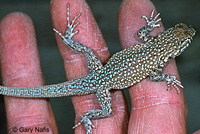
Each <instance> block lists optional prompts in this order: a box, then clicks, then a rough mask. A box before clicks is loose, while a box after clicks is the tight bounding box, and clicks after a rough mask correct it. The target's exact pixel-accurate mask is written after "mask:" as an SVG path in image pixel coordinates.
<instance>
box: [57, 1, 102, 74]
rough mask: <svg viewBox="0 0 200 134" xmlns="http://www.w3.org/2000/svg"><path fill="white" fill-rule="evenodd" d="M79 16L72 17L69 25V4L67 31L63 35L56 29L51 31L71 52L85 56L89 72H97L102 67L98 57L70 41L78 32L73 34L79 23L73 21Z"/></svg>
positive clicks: (89, 50) (82, 46) (75, 42)
mask: <svg viewBox="0 0 200 134" xmlns="http://www.w3.org/2000/svg"><path fill="white" fill-rule="evenodd" d="M80 15H81V14H79V15H77V16H76V17H74V19H73V20H72V23H71V24H70V19H69V3H68V4H67V23H68V24H67V30H66V32H65V35H62V34H61V33H60V32H59V31H57V30H56V29H53V30H54V31H55V32H56V33H57V34H58V35H59V36H61V37H62V39H63V42H64V43H65V44H66V45H67V46H68V47H69V48H71V49H72V50H73V51H75V52H78V53H83V54H85V56H86V61H87V65H88V68H89V70H90V72H94V71H96V70H99V69H100V68H101V67H102V66H103V65H102V63H101V61H100V60H99V59H98V57H97V56H96V55H95V54H94V52H93V51H92V50H91V49H90V48H88V47H86V46H85V45H83V44H81V43H79V42H77V41H74V40H72V39H71V38H72V37H73V36H74V35H75V34H76V33H78V31H75V32H73V30H74V28H75V27H76V26H77V25H78V24H79V22H77V23H75V20H76V19H77V18H78V17H79V16H80Z"/></svg>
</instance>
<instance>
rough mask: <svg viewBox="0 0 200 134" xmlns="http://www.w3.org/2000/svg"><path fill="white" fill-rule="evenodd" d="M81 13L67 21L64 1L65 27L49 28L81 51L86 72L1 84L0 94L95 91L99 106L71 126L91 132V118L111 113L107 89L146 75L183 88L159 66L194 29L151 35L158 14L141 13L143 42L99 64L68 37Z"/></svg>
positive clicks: (185, 44) (189, 38)
mask: <svg viewBox="0 0 200 134" xmlns="http://www.w3.org/2000/svg"><path fill="white" fill-rule="evenodd" d="M80 15H81V14H78V15H77V16H75V17H74V19H73V20H72V22H71V24H70V19H69V3H68V4H67V29H66V32H65V34H64V35H62V34H61V33H60V32H59V31H57V30H56V29H53V30H54V31H55V32H56V33H57V34H58V35H59V36H60V37H61V38H62V40H63V42H64V44H66V45H67V46H68V47H69V48H71V49H72V50H73V51H75V52H78V53H83V54H85V57H86V61H87V65H88V68H89V71H90V72H91V73H90V74H88V75H85V76H82V77H79V78H76V79H74V80H71V81H66V82H63V83H58V84H52V85H46V86H37V87H5V86H0V94H2V95H6V96H13V97H23V98H50V97H63V96H73V95H86V94H90V93H96V96H97V99H98V102H99V104H100V106H101V108H102V109H94V110H90V111H88V112H86V113H85V114H84V115H83V116H82V117H81V121H80V122H79V123H78V124H76V125H75V126H74V127H73V128H76V127H78V126H79V125H81V124H82V123H83V124H84V126H85V129H86V134H92V127H94V125H93V124H92V122H91V119H99V118H104V117H109V116H110V115H111V113H112V99H111V95H110V90H111V89H123V88H127V87H130V86H132V85H134V84H136V83H139V82H140V81H142V80H143V79H145V78H147V77H149V79H150V80H152V81H166V82H167V86H168V87H167V90H170V84H172V85H173V86H174V87H175V88H176V90H177V92H178V94H179V93H180V90H179V88H178V87H177V86H179V87H181V88H183V86H182V84H181V82H180V81H178V80H177V79H176V77H175V76H171V75H168V74H162V71H163V68H164V66H165V65H166V63H167V61H168V60H169V59H170V58H175V57H177V56H179V55H180V54H181V53H182V52H183V51H184V50H185V49H186V48H187V47H188V46H189V44H190V43H191V41H192V38H193V36H194V35H195V33H196V31H195V30H194V28H193V27H192V26H188V25H186V24H183V23H179V24H177V25H175V26H174V27H171V28H169V29H167V30H165V31H164V32H162V33H160V34H158V36H157V37H152V36H151V35H150V34H149V33H150V32H151V31H152V30H153V29H154V28H156V27H160V24H158V22H159V21H160V20H161V18H159V19H158V17H159V15H160V13H158V14H157V15H156V16H155V17H154V10H153V11H152V13H151V15H150V18H149V19H148V17H146V16H142V18H144V19H145V20H146V22H147V25H146V26H144V27H143V28H141V29H140V30H139V31H138V32H137V35H138V38H139V39H141V40H142V41H143V42H144V43H142V44H136V45H134V46H131V47H129V48H127V49H124V50H122V51H120V52H118V53H116V54H114V55H113V56H112V57H111V58H110V59H109V61H108V62H107V64H106V65H104V66H103V65H102V63H101V62H100V60H99V59H98V57H97V56H96V55H95V54H94V52H93V51H92V50H91V49H90V48H88V47H86V46H85V45H83V44H81V43H79V42H77V41H74V40H72V37H73V36H74V35H75V34H76V33H78V31H75V32H74V28H75V27H76V26H77V25H78V24H79V22H77V23H75V21H76V19H77V18H78V17H79V16H80Z"/></svg>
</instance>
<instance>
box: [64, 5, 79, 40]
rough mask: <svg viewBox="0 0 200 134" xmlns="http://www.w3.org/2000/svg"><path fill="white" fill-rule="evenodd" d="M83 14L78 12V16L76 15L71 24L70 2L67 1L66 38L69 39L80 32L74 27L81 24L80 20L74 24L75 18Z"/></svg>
mask: <svg viewBox="0 0 200 134" xmlns="http://www.w3.org/2000/svg"><path fill="white" fill-rule="evenodd" d="M80 15H81V13H80V14H78V15H77V16H76V17H74V19H73V20H72V23H71V24H70V20H69V3H67V30H66V32H65V35H64V36H65V38H67V39H71V38H72V37H73V36H74V35H75V34H76V33H78V31H75V32H73V30H74V28H75V27H76V26H77V25H78V24H79V22H77V23H76V24H74V22H75V20H76V19H77V18H78V17H79V16H80Z"/></svg>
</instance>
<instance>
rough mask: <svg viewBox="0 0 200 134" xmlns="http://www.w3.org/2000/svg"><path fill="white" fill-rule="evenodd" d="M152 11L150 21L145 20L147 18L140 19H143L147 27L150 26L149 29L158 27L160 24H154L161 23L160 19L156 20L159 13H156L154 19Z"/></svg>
mask: <svg viewBox="0 0 200 134" xmlns="http://www.w3.org/2000/svg"><path fill="white" fill-rule="evenodd" d="M154 12H155V11H154V10H153V11H152V12H151V17H150V19H148V18H147V16H142V18H144V19H145V20H146V22H147V25H148V26H150V27H151V28H155V27H160V24H156V23H158V22H159V21H161V18H159V19H157V18H158V16H159V15H160V13H158V14H157V15H156V16H155V17H154V18H153V16H154Z"/></svg>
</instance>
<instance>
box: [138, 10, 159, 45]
mask: <svg viewBox="0 0 200 134" xmlns="http://www.w3.org/2000/svg"><path fill="white" fill-rule="evenodd" d="M159 15H160V13H158V14H157V15H156V16H155V18H153V16H154V10H153V11H152V13H151V17H150V19H148V18H147V17H146V16H142V18H145V20H146V22H147V25H146V26H144V27H143V28H141V29H140V30H139V31H138V33H137V36H138V38H140V39H141V40H142V41H144V42H150V41H152V40H153V39H154V37H152V36H151V35H149V32H151V31H152V30H153V29H154V28H155V27H160V24H156V23H158V22H159V21H160V20H161V18H159V19H157V18H158V16H159Z"/></svg>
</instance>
